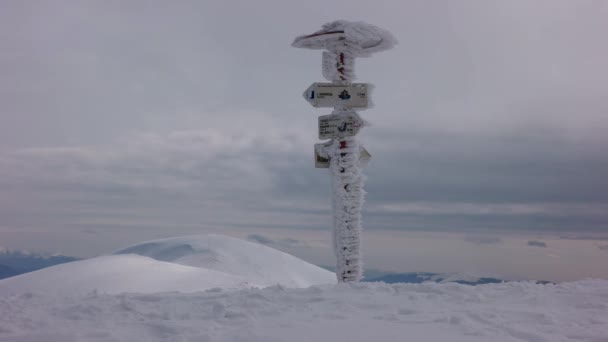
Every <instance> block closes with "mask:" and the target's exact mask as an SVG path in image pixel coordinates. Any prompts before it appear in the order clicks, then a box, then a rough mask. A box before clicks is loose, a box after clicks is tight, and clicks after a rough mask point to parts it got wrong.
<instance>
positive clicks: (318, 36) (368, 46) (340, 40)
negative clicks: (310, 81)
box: [292, 20, 397, 57]
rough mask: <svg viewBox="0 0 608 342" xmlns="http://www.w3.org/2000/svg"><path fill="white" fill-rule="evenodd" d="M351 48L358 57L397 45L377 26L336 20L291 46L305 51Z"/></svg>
mask: <svg viewBox="0 0 608 342" xmlns="http://www.w3.org/2000/svg"><path fill="white" fill-rule="evenodd" d="M340 44H342V45H346V46H349V47H352V48H353V49H351V50H353V51H352V52H353V53H355V54H356V55H357V56H359V57H366V56H369V55H371V54H372V53H374V52H379V51H384V50H388V49H391V48H392V47H393V46H395V45H396V44H397V40H396V39H395V37H393V35H392V34H391V33H390V32H388V31H386V30H384V29H381V28H379V27H377V26H374V25H370V24H367V23H364V22H352V21H346V20H336V21H333V22H331V23H327V24H325V25H323V28H322V29H321V30H319V31H317V32H315V33H313V34H309V35H303V36H299V37H297V38H296V39H295V40H294V41H293V43H292V46H294V47H297V48H307V49H317V50H318V49H322V50H323V49H324V50H332V48H333V47H335V46H336V45H340Z"/></svg>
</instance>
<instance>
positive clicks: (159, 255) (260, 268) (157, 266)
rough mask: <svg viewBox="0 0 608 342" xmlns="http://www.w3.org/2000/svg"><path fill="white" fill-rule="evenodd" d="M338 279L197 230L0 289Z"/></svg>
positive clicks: (171, 287)
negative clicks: (197, 233) (192, 233)
mask: <svg viewBox="0 0 608 342" xmlns="http://www.w3.org/2000/svg"><path fill="white" fill-rule="evenodd" d="M333 283H336V277H335V275H334V274H333V273H331V272H329V271H327V270H324V269H322V268H319V267H317V266H314V265H312V264H309V263H307V262H305V261H303V260H301V259H298V258H296V257H294V256H291V255H289V254H286V253H283V252H280V251H277V250H275V249H272V248H270V247H266V246H263V245H258V244H255V243H251V242H247V241H244V240H239V239H235V238H231V237H227V236H221V235H195V236H186V237H176V238H170V239H163V240H155V241H148V242H143V243H140V244H136V245H133V246H131V247H128V248H126V249H123V250H120V251H118V252H116V253H115V254H114V255H110V256H102V257H97V258H92V259H88V260H82V261H74V262H70V263H66V264H62V265H57V266H53V267H49V268H45V269H42V270H38V271H35V272H31V273H27V274H22V275H19V276H16V277H12V278H8V279H4V280H0V295H8V294H19V293H26V292H33V293H51V294H55V295H74V294H86V293H90V292H94V291H96V292H99V293H110V294H118V293H123V292H137V293H155V292H164V291H179V292H195V291H203V290H207V289H211V288H215V287H221V288H223V289H238V288H248V287H266V286H272V285H277V284H280V285H282V286H286V287H308V286H311V285H318V284H333Z"/></svg>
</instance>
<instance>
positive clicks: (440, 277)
mask: <svg viewBox="0 0 608 342" xmlns="http://www.w3.org/2000/svg"><path fill="white" fill-rule="evenodd" d="M363 281H366V282H384V283H387V284H396V283H410V284H419V283H424V282H428V281H430V282H435V283H458V284H464V285H482V284H496V283H502V282H504V280H502V279H498V278H491V277H472V276H468V275H460V274H440V273H428V272H409V273H388V274H385V275H382V276H379V277H374V278H368V279H364V280H363Z"/></svg>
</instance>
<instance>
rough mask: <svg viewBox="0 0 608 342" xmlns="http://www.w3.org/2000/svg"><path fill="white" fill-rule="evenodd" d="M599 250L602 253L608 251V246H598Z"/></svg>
mask: <svg viewBox="0 0 608 342" xmlns="http://www.w3.org/2000/svg"><path fill="white" fill-rule="evenodd" d="M597 248H599V249H600V250H602V251H608V245H601V246H597Z"/></svg>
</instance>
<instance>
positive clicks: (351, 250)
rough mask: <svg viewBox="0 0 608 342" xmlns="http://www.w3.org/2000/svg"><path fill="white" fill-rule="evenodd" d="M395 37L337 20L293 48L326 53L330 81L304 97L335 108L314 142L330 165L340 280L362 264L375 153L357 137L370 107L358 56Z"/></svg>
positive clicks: (318, 159) (320, 161)
mask: <svg viewBox="0 0 608 342" xmlns="http://www.w3.org/2000/svg"><path fill="white" fill-rule="evenodd" d="M395 43H396V41H395V39H394V38H393V36H392V35H391V34H390V33H389V32H387V31H385V30H383V29H380V28H378V27H376V26H373V25H369V24H366V23H362V22H349V21H345V20H338V21H334V22H331V23H328V24H325V25H323V28H322V29H321V30H319V31H317V32H315V33H313V34H310V35H305V36H300V37H297V38H296V39H295V41H294V42H293V44H292V45H293V46H294V47H298V48H308V49H320V50H326V51H324V52H323V63H322V64H323V76H324V77H325V78H326V79H327V80H329V81H331V83H314V84H313V85H311V86H310V87H309V88H308V89H307V90H306V91H305V92H304V98H305V99H306V100H307V101H308V102H310V103H311V104H312V105H313V106H314V107H333V108H334V110H333V112H332V113H331V114H329V115H324V116H320V117H319V139H321V140H326V139H330V140H329V141H327V142H325V143H320V144H316V145H315V166H316V167H318V168H329V169H330V171H331V178H332V186H333V207H334V231H333V243H334V251H335V253H336V257H337V264H336V275H337V277H338V281H339V282H351V281H359V280H360V279H361V275H362V271H363V270H362V266H361V252H360V250H361V236H360V235H361V229H362V227H361V208H362V206H363V197H364V195H365V192H364V190H363V180H364V177H363V174H362V172H361V167H362V166H363V164H365V162H367V160H368V159H369V157H370V155H369V154H368V153H367V151H366V150H365V149H364V148H363V147H362V146H360V145H359V143H358V141H357V138H356V135H357V133H358V132H359V130H360V129H361V128H362V127H363V126H364V125H365V121H363V120H362V119H361V117H360V116H359V115H358V114H357V113H356V112H355V109H361V110H362V109H366V108H368V107H369V105H370V100H369V91H370V90H371V89H370V88H371V86H370V85H369V84H366V83H351V82H352V81H353V80H354V79H355V75H354V61H355V57H369V56H370V55H371V54H372V53H374V52H378V51H382V50H387V49H390V48H392V47H393V46H394V45H395Z"/></svg>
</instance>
